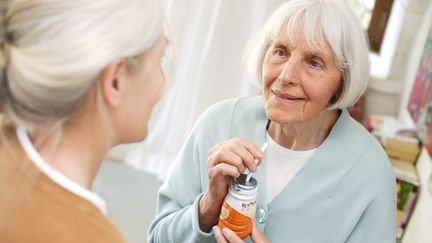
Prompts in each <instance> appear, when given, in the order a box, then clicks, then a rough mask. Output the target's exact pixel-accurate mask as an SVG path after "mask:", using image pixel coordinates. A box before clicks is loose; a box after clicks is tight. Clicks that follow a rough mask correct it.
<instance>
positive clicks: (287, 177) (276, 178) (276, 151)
mask: <svg viewBox="0 0 432 243" xmlns="http://www.w3.org/2000/svg"><path fill="white" fill-rule="evenodd" d="M266 138H267V143H268V147H267V151H266V153H265V156H266V163H267V178H271V181H270V180H269V181H268V182H267V203H270V202H271V201H272V200H273V199H274V198H275V197H276V196H277V195H278V194H279V193H280V192H281V191H282V190H283V188H284V187H285V186H286V185H287V184H288V183H289V182H290V181H291V180H292V179H293V178H294V177H295V176H296V175H297V173H298V172H299V171H300V170H301V168H303V166H304V165H305V164H306V162H307V161H308V160H309V159H310V158H311V157H312V155H313V154H314V153H315V151H316V149H312V150H307V151H295V150H290V149H287V148H285V147H282V146H281V145H279V144H278V143H276V142H275V141H274V140H273V138H272V137H271V136H270V135H269V134H268V133H267V135H266Z"/></svg>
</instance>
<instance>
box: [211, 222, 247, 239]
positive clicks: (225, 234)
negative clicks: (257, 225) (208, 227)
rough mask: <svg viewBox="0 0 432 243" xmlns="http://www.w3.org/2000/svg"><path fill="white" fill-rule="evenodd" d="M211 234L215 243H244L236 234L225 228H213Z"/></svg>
mask: <svg viewBox="0 0 432 243" xmlns="http://www.w3.org/2000/svg"><path fill="white" fill-rule="evenodd" d="M216 228H217V229H216ZM213 232H214V234H215V239H216V242H217V243H228V242H229V243H244V241H243V240H242V239H240V238H239V237H238V236H237V235H236V233H234V232H233V231H232V230H230V229H228V228H226V227H224V228H223V229H222V230H220V229H219V227H217V226H215V227H213Z"/></svg>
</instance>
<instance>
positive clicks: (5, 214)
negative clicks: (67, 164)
mask: <svg viewBox="0 0 432 243" xmlns="http://www.w3.org/2000/svg"><path fill="white" fill-rule="evenodd" d="M4 135H5V137H7V138H8V139H7V140H8V142H7V143H5V142H4V141H5V140H4V137H3V140H1V139H0V242H5V243H6V242H8V243H12V242H16V243H28V242H33V243H39V242H40V243H42V242H44V243H46V242H59V243H69V242H70V243H86V242H91V243H99V242H100V243H119V242H125V240H124V238H123V237H122V235H121V234H120V232H119V231H118V230H117V229H116V227H115V226H114V225H113V224H112V223H111V222H110V221H109V220H108V219H107V218H106V217H105V216H104V215H103V214H102V213H101V212H100V211H99V209H98V208H97V207H96V206H95V205H94V204H92V203H91V202H89V201H87V200H85V199H83V198H81V197H79V196H77V195H75V194H73V193H71V192H69V191H68V190H66V189H64V188H63V187H61V186H59V185H58V184H56V183H55V182H54V181H52V180H51V179H50V178H49V177H47V176H46V175H45V174H43V173H42V172H41V171H40V170H39V169H38V168H37V167H36V166H35V165H34V164H33V163H32V162H31V161H30V160H29V159H28V158H27V156H26V155H25V153H24V151H23V150H22V148H21V145H20V144H19V142H18V140H17V138H16V136H15V131H14V130H12V131H11V130H10V129H9V130H7V131H5V134H4Z"/></svg>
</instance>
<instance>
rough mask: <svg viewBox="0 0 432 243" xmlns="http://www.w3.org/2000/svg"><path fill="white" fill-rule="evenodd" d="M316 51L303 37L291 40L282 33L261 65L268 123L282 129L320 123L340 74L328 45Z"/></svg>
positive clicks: (336, 88) (333, 94) (333, 93)
mask: <svg viewBox="0 0 432 243" xmlns="http://www.w3.org/2000/svg"><path fill="white" fill-rule="evenodd" d="M322 46H323V47H324V48H323V49H321V50H316V49H313V48H311V47H309V46H308V45H307V42H306V40H305V39H304V37H303V33H298V36H294V38H288V36H287V35H286V34H285V33H284V32H283V31H282V32H281V33H279V35H278V36H277V37H276V39H275V41H274V43H273V45H271V46H270V47H269V49H268V50H267V53H266V55H265V58H264V63H263V81H264V83H263V87H264V94H263V98H264V105H265V110H266V113H267V115H268V117H269V119H270V120H272V121H275V122H277V123H279V124H281V125H283V124H297V123H305V122H308V121H312V120H313V119H314V118H316V119H319V116H318V114H320V113H323V112H325V111H326V107H327V105H328V104H329V102H330V100H331V99H332V98H333V97H335V96H336V95H337V92H338V91H339V89H340V87H341V72H340V71H339V69H338V68H337V66H336V64H335V63H334V60H333V53H332V51H331V49H330V46H329V45H328V43H323V45H322Z"/></svg>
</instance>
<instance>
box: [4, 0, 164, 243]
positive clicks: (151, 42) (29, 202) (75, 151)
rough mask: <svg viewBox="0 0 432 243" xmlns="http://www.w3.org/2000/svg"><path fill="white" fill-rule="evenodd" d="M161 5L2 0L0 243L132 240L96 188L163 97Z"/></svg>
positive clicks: (152, 1)
mask: <svg viewBox="0 0 432 243" xmlns="http://www.w3.org/2000/svg"><path fill="white" fill-rule="evenodd" d="M159 5H160V4H159V1H157V0H92V1H84V0H75V1H71V0H56V1H51V0H48V1H47V0H10V1H2V6H1V11H2V12H1V18H2V22H1V25H0V26H1V27H0V50H1V52H0V92H1V96H0V97H1V101H0V105H1V106H0V107H1V110H0V111H1V114H0V116H1V123H0V125H1V129H0V131H1V132H0V135H1V138H0V242H74V243H77V242H80V243H82V242H92V243H96V242H101V243H102V242H103V243H108V242H124V241H125V240H124V238H123V237H122V235H121V234H120V233H119V231H118V230H117V229H116V228H115V227H114V225H113V224H111V223H110V222H109V220H108V219H107V218H106V207H105V203H104V201H103V200H102V199H101V198H100V197H99V196H98V195H96V194H95V193H93V192H92V191H91V187H92V183H93V180H94V178H95V176H96V173H97V172H98V169H99V167H100V163H101V161H102V159H103V158H104V155H105V153H106V152H107V151H108V150H109V149H110V148H111V147H113V146H114V145H116V144H120V143H127V142H134V141H140V140H142V139H144V138H145V137H146V135H147V122H148V119H149V117H150V114H151V111H152V108H153V106H154V105H155V103H156V102H157V101H158V99H159V97H160V96H161V94H162V91H163V87H164V81H165V78H164V75H163V73H162V70H161V66H160V61H161V57H162V55H163V53H164V50H165V46H166V44H167V39H166V35H165V34H164V31H163V27H162V26H163V19H162V14H161V7H160V6H159Z"/></svg>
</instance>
